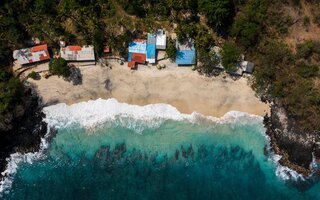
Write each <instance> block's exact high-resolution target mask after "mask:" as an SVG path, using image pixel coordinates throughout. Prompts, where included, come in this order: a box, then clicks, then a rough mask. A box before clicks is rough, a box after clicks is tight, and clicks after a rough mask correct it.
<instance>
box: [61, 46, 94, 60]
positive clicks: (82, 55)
mask: <svg viewBox="0 0 320 200" xmlns="http://www.w3.org/2000/svg"><path fill="white" fill-rule="evenodd" d="M60 56H61V58H63V59H65V60H66V61H95V55H94V47H93V46H72V45H71V46H66V47H61V49H60Z"/></svg>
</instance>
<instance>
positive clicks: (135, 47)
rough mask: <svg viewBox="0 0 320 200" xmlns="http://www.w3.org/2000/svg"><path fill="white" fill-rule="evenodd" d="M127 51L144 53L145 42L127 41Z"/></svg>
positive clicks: (145, 49) (145, 48) (145, 50)
mask: <svg viewBox="0 0 320 200" xmlns="http://www.w3.org/2000/svg"><path fill="white" fill-rule="evenodd" d="M129 52H132V53H142V54H146V53H147V42H146V41H145V40H144V41H141V42H140V41H139V42H137V41H133V42H130V43H129Z"/></svg>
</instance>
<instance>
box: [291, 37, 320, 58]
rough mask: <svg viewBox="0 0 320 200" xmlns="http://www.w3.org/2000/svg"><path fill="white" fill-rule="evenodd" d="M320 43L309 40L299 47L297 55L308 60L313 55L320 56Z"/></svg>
mask: <svg viewBox="0 0 320 200" xmlns="http://www.w3.org/2000/svg"><path fill="white" fill-rule="evenodd" d="M319 49H320V42H317V41H313V40H308V41H306V42H304V43H301V44H298V45H297V54H296V56H297V57H298V58H304V59H308V58H310V57H311V56H312V55H313V53H317V54H320V50H319Z"/></svg>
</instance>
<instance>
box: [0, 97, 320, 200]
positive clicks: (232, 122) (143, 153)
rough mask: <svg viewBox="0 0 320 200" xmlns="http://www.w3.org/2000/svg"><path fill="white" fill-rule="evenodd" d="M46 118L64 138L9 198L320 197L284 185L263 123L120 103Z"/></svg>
mask: <svg viewBox="0 0 320 200" xmlns="http://www.w3.org/2000/svg"><path fill="white" fill-rule="evenodd" d="M45 112H46V114H47V121H48V123H49V124H50V126H52V127H55V128H57V130H58V131H57V134H56V135H55V136H53V137H52V138H51V139H50V141H49V145H48V147H47V148H46V149H45V150H44V151H43V152H42V156H41V158H40V159H37V160H33V161H32V162H31V161H28V159H24V160H25V161H21V162H19V163H18V168H17V171H16V173H14V174H13V175H12V177H11V178H12V180H11V181H12V184H11V186H10V187H8V188H6V189H5V191H4V192H2V198H3V199H8V200H9V199H19V200H20V199H319V198H320V185H319V184H314V185H313V186H311V187H308V188H307V189H303V190H302V189H299V187H297V186H296V185H297V183H296V182H294V181H288V180H287V181H286V180H284V179H283V178H286V173H285V172H281V170H280V172H279V167H277V164H276V163H275V162H274V161H272V159H271V157H270V155H265V151H264V149H265V147H266V146H267V144H268V141H267V139H266V137H265V135H264V131H265V130H264V128H263V124H262V119H261V118H259V117H255V116H249V115H245V114H240V113H229V115H226V116H225V117H224V118H221V119H217V118H210V119H208V118H205V117H202V116H199V115H196V114H194V115H182V114H180V113H179V112H178V111H176V109H175V108H173V107H171V106H168V105H164V104H159V105H150V106H147V107H138V106H130V105H126V104H121V103H118V102H117V101H116V100H107V101H106V100H97V101H92V102H89V103H82V104H77V105H74V106H71V107H70V106H66V105H58V106H51V107H49V108H47V109H46V110H45ZM277 170H278V175H277V173H276V172H277ZM281 176H282V178H281Z"/></svg>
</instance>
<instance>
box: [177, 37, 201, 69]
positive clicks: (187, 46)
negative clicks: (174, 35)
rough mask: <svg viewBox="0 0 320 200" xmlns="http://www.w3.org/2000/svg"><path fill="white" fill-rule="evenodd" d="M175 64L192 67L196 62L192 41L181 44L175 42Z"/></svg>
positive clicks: (188, 40) (187, 40)
mask: <svg viewBox="0 0 320 200" xmlns="http://www.w3.org/2000/svg"><path fill="white" fill-rule="evenodd" d="M176 48H177V54H176V64H177V65H178V66H188V65H194V64H195V62H196V50H195V48H194V40H193V39H190V38H188V39H186V40H184V41H183V42H182V43H180V42H179V41H178V40H177V41H176Z"/></svg>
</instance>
